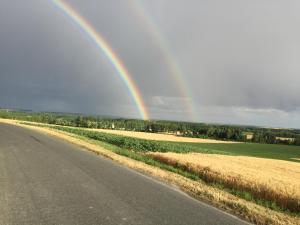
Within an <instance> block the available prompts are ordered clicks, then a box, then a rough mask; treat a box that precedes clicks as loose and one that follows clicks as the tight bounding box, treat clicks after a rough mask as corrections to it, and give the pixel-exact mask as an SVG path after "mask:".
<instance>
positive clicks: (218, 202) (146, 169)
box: [0, 119, 300, 225]
mask: <svg viewBox="0 0 300 225" xmlns="http://www.w3.org/2000/svg"><path fill="white" fill-rule="evenodd" d="M0 122H5V123H9V124H14V125H18V126H22V127H24V128H27V129H32V130H35V131H38V132H42V133H45V134H48V135H51V136H54V137H57V138H60V139H63V140H66V141H68V142H70V143H72V144H75V145H78V146H81V147H82V148H84V149H87V150H89V151H92V152H95V153H96V154H100V155H102V156H104V157H107V158H110V159H112V160H114V161H116V162H118V163H120V164H123V165H125V166H127V167H129V168H132V169H135V170H138V171H140V172H143V173H146V174H148V175H151V176H153V177H156V178H158V179H160V180H162V181H164V182H167V183H169V184H171V185H175V186H177V187H179V188H180V189H181V190H183V191H185V192H187V193H189V194H190V195H192V196H194V197H195V198H197V199H199V200H202V201H205V202H208V203H210V204H212V205H214V206H216V207H218V208H220V209H223V210H225V211H227V212H230V213H233V214H235V215H237V216H239V217H241V218H244V219H246V220H248V221H250V222H252V223H254V224H258V225H267V224H270V225H271V224H272V225H297V224H300V219H299V218H298V217H292V216H290V215H286V214H284V213H280V212H275V211H273V210H270V209H267V208H265V207H262V206H259V205H256V204H254V203H251V202H248V201H245V200H243V199H240V198H238V197H236V196H234V195H231V194H229V193H227V192H225V191H222V190H219V189H217V188H214V187H211V186H208V185H206V184H205V183H202V182H197V181H192V180H190V179H188V178H185V177H182V176H180V175H178V174H174V173H172V172H168V171H165V170H162V169H159V168H157V167H153V166H150V165H147V164H145V163H143V162H139V161H135V160H132V159H129V158H126V157H124V156H120V155H117V154H115V153H113V152H111V151H109V150H106V149H104V148H102V147H100V146H99V145H96V144H94V143H93V141H84V140H81V139H79V138H77V137H76V136H75V135H70V134H68V133H66V132H61V131H57V130H52V129H48V128H42V127H32V126H27V125H21V124H18V123H17V122H16V121H12V120H2V119H0Z"/></svg>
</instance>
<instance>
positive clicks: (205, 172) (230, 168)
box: [148, 153, 300, 212]
mask: <svg viewBox="0 0 300 225" xmlns="http://www.w3.org/2000/svg"><path fill="white" fill-rule="evenodd" d="M148 155H150V156H151V157H153V158H154V159H156V160H158V161H160V162H163V163H166V164H169V165H172V166H175V167H180V168H183V169H184V170H187V171H189V172H193V173H196V174H198V175H199V176H200V177H201V178H202V179H204V180H205V181H206V182H209V183H221V184H223V185H224V186H225V187H227V188H232V189H235V190H241V191H247V192H248V193H251V195H252V196H253V197H254V198H255V199H263V200H267V201H271V202H276V203H277V205H279V206H280V207H281V208H284V209H289V210H290V211H293V212H299V210H300V164H299V163H296V162H288V161H283V160H273V159H262V158H254V157H246V156H228V155H215V154H200V153H188V154H178V153H148Z"/></svg>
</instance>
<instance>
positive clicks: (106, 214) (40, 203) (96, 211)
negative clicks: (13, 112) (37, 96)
mask: <svg viewBox="0 0 300 225" xmlns="http://www.w3.org/2000/svg"><path fill="white" fill-rule="evenodd" d="M0 224H3V225H10V224H16V225H19V224H22V225H23V224H30V225H34V224H43V225H48V224H49V225H50V224H51V225H52V224H53V225H55V224H57V225H63V224H70V225H79V224H83V225H89V224H91V225H97V224H101V225H106V224H107V225H110V224H112V225H116V224H132V225H135V224H141V225H150V224H152V225H160V224H170V225H179V224H182V225H193V224H197V225H199V224H203V225H209V224H213V225H218V224H224V225H225V224H226V225H231V224H237V225H244V224H247V223H245V222H243V221H241V220H239V219H238V218H235V217H233V216H231V215H229V214H227V213H224V212H221V211H219V210H217V209H215V208H213V207H211V206H208V205H206V204H203V203H201V202H199V201H196V200H194V199H192V198H190V197H188V196H186V195H185V194H183V193H181V192H180V191H177V190H175V189H174V188H172V187H169V186H167V185H165V184H162V183H161V182H158V181H156V180H154V179H152V178H149V177H147V176H144V175H142V174H139V173H137V172H135V171H133V170H130V169H127V168H125V167H123V166H120V165H118V164H117V163H115V162H113V161H111V160H108V159H105V158H102V157H99V156H97V155H95V154H93V153H90V152H88V151H84V150H82V149H80V148H79V147H77V146H74V145H72V144H69V143H66V142H64V141H62V140H58V139H56V138H53V137H49V136H46V135H44V134H40V133H37V132H35V131H31V130H28V129H24V128H20V127H15V126H12V125H5V124H1V123H0Z"/></svg>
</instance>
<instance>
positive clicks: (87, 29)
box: [50, 0, 149, 120]
mask: <svg viewBox="0 0 300 225" xmlns="http://www.w3.org/2000/svg"><path fill="white" fill-rule="evenodd" d="M50 1H51V2H52V3H53V4H54V5H55V6H56V7H57V8H59V9H60V10H61V11H62V12H63V13H64V14H65V15H66V16H67V17H69V18H70V19H71V20H72V21H73V22H75V24H77V25H78V26H79V27H80V28H81V29H82V30H83V31H84V33H85V34H86V35H87V36H89V37H90V38H91V39H92V40H93V42H94V43H95V44H96V46H97V47H98V48H99V49H100V50H101V51H102V52H103V53H104V55H105V56H106V57H107V58H108V59H109V61H110V62H111V64H112V66H113V67H114V69H115V70H116V72H117V74H118V75H119V76H120V77H121V79H122V80H123V81H124V83H125V84H126V86H127V88H128V90H129V92H130V94H131V96H132V98H133V99H134V102H135V104H136V106H137V108H138V110H139V113H140V115H141V117H142V118H143V119H144V120H148V119H149V114H148V112H147V109H146V106H145V103H144V101H143V98H142V95H141V93H140V91H139V89H138V88H137V86H136V84H135V82H134V81H133V79H132V76H131V74H130V73H129V72H128V70H127V68H126V67H125V65H124V64H123V62H122V61H121V59H120V58H119V57H118V56H117V54H116V53H115V52H114V50H113V49H112V47H111V46H110V45H109V44H108V42H107V41H106V40H105V39H104V38H103V37H102V36H101V35H100V34H99V33H98V32H97V30H96V29H95V28H94V27H93V26H92V25H91V24H90V23H89V22H88V21H87V20H86V19H85V18H83V17H82V16H81V15H80V14H79V13H78V12H77V11H76V10H75V9H74V8H73V7H72V6H70V5H69V4H68V3H66V2H65V1H63V0H50Z"/></svg>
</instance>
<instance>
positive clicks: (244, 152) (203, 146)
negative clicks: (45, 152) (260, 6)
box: [53, 126, 300, 162]
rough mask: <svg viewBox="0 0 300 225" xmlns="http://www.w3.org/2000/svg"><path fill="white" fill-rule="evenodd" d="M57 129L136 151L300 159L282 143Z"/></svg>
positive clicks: (297, 152) (295, 148) (292, 148)
mask: <svg viewBox="0 0 300 225" xmlns="http://www.w3.org/2000/svg"><path fill="white" fill-rule="evenodd" d="M53 128H55V129H58V130H63V131H67V132H70V133H74V134H78V135H80V136H84V137H87V138H90V139H94V140H98V141H102V142H105V143H109V144H112V145H115V146H118V147H121V148H124V149H128V150H133V151H135V152H147V151H153V152H177V153H187V152H199V153H211V154H226V155H240V156H252V157H260V158H269V159H280V160H287V161H294V162H300V160H297V158H298V159H299V158H300V147H299V146H290V145H279V144H256V143H237V144H208V143H182V142H167V141H152V140H143V139H138V138H133V137H125V136H120V135H115V134H107V133H102V132H97V131H88V130H85V129H78V128H70V127H62V126H55V127H53Z"/></svg>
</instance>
